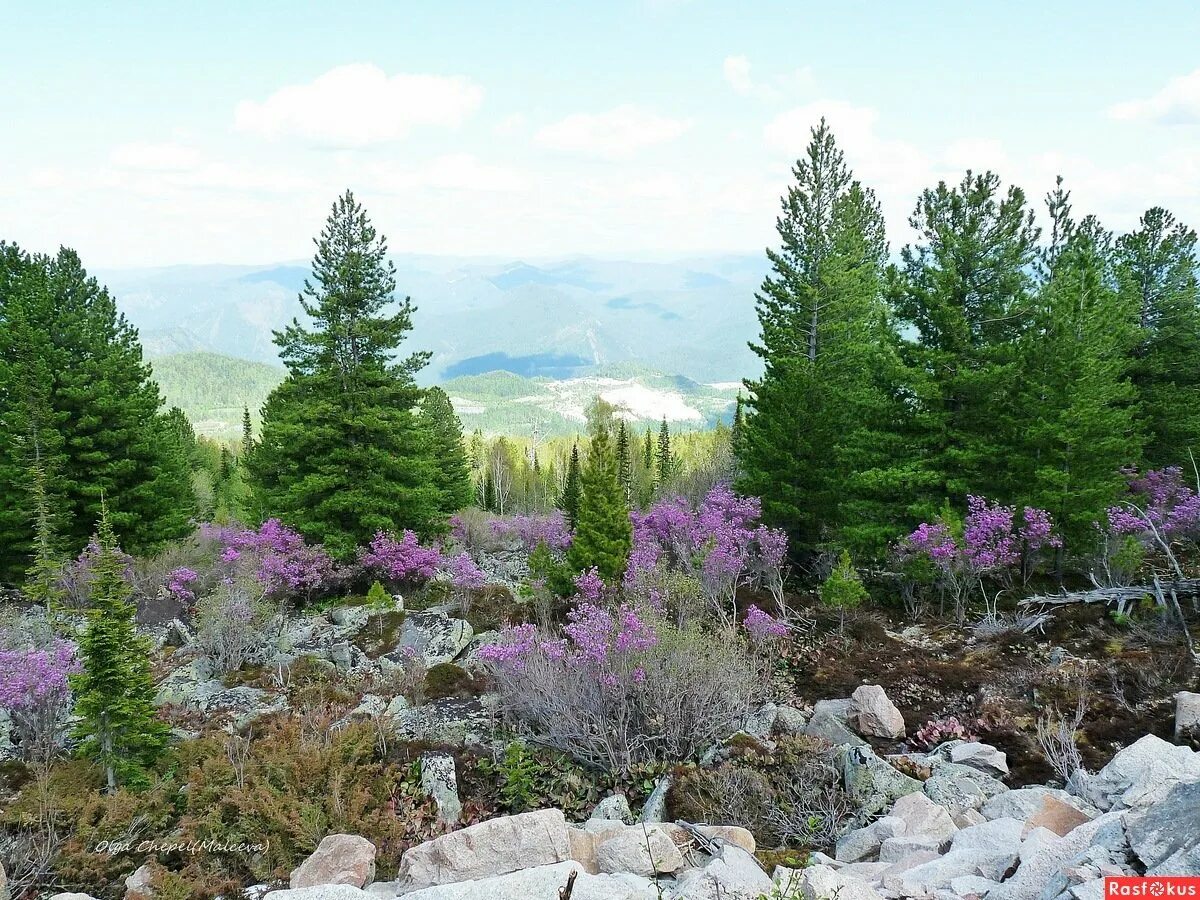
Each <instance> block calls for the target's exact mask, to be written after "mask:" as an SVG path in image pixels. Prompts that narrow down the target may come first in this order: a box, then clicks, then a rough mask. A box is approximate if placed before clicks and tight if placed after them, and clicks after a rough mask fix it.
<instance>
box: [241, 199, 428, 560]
mask: <svg viewBox="0 0 1200 900" xmlns="http://www.w3.org/2000/svg"><path fill="white" fill-rule="evenodd" d="M316 247H317V249H316V254H315V255H314V257H313V278H312V280H310V281H306V282H305V286H304V291H303V292H302V293H301V295H300V304H301V306H302V307H303V309H304V311H305V313H307V315H308V316H309V317H310V318H311V320H312V322H313V325H312V328H311V329H310V328H306V327H304V326H302V325H301V324H300V323H299V321H297V320H293V321H292V324H291V325H289V326H287V327H286V328H285V329H283V330H282V331H279V332H276V333H275V342H276V344H277V345H278V347H279V348H280V358H281V359H282V360H283V363H284V365H285V366H286V367H287V369H288V376H287V378H286V379H285V380H284V382H283V383H282V384H281V385H280V386H279V387H277V388H276V389H275V390H274V391H273V392H272V394H271V395H270V397H269V398H268V399H267V402H266V405H265V406H264V408H263V412H262V427H261V431H260V438H259V442H258V444H257V446H256V447H255V448H254V451H253V452H252V453H251V454H250V460H249V461H250V471H251V473H252V476H253V482H254V487H255V493H256V495H257V498H258V502H259V504H260V505H261V507H262V508H263V509H264V510H265V511H267V512H268V513H269V514H271V515H276V516H278V517H279V518H281V519H282V520H283V521H284V522H286V523H287V524H289V525H292V526H293V527H295V528H297V529H298V530H299V531H300V532H301V533H303V534H304V535H305V536H306V537H308V538H309V539H311V540H314V541H320V542H322V543H324V544H325V546H326V547H327V548H328V549H329V550H330V552H331V553H333V554H334V555H335V556H337V557H339V558H342V559H346V558H349V557H351V556H352V555H353V554H354V551H355V547H356V546H357V545H359V544H363V543H366V542H367V541H368V540H370V538H371V536H372V535H373V534H374V533H375V532H376V531H380V530H383V531H393V532H399V531H402V530H403V529H406V528H410V529H413V530H415V531H417V532H419V533H421V534H423V535H429V534H433V533H436V532H438V531H440V530H441V529H442V528H443V527H444V525H445V517H444V514H443V513H442V510H441V508H440V501H441V496H440V493H439V491H438V489H437V487H436V485H435V483H434V478H435V474H434V473H435V467H434V464H433V460H432V459H431V458H430V456H429V450H428V447H427V446H426V442H425V440H424V439H423V435H422V434H421V432H420V428H419V424H418V422H417V418H416V416H415V415H414V407H415V406H416V405H417V402H418V401H419V399H420V390H419V389H418V388H417V386H416V384H415V382H414V381H413V373H415V372H416V371H417V370H418V369H420V368H421V367H422V366H424V365H425V363H426V362H427V360H428V354H426V353H415V354H412V355H411V356H409V357H408V358H406V359H403V360H400V361H396V359H395V354H396V351H397V350H398V349H399V347H400V345H401V343H402V342H403V341H404V339H405V337H406V336H407V334H408V332H409V331H410V330H411V329H412V313H413V305H412V302H411V300H410V299H409V298H405V299H404V301H403V302H401V303H399V304H396V303H395V289H396V279H395V266H394V265H393V264H391V263H390V262H388V261H387V242H386V241H385V240H384V238H383V237H382V236H381V235H379V234H378V233H377V232H376V230H375V228H374V226H373V225H372V224H371V222H370V220H369V219H368V218H367V214H366V212H365V211H364V210H363V208H362V206H360V205H359V204H358V202H357V201H355V199H354V196H353V194H351V193H350V192H349V191H347V192H346V194H345V195H344V196H342V197H340V198H338V200H337V201H336V202H335V203H334V205H333V210H332V212H331V214H330V216H329V220H328V222H327V223H326V225H325V228H324V229H323V230H322V231H321V235H320V237H319V238H318V239H317V241H316ZM389 310H390V311H389Z"/></svg>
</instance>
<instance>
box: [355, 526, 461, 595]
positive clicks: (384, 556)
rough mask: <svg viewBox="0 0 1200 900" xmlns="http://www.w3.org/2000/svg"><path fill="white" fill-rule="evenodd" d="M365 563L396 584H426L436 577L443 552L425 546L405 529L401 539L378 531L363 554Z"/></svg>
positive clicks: (368, 567)
mask: <svg viewBox="0 0 1200 900" xmlns="http://www.w3.org/2000/svg"><path fill="white" fill-rule="evenodd" d="M362 564H363V565H364V566H365V567H366V568H367V569H369V570H371V571H372V572H374V573H376V574H378V575H380V576H383V577H386V578H387V579H388V580H390V581H393V582H407V583H412V582H423V581H428V580H429V579H430V578H432V577H433V576H434V575H435V574H437V571H438V569H439V568H440V567H441V565H442V553H441V551H440V550H438V549H437V548H436V547H422V546H421V542H420V541H419V540H418V539H417V536H416V534H414V533H413V532H411V531H408V530H405V532H404V533H403V534H402V535H401V536H400V540H396V538H395V536H394V535H391V534H388V533H386V532H383V531H379V532H376V534H375V537H374V538H373V539H372V541H371V543H370V545H369V546H368V547H367V549H366V550H365V551H363V553H362Z"/></svg>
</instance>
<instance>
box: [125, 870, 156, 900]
mask: <svg viewBox="0 0 1200 900" xmlns="http://www.w3.org/2000/svg"><path fill="white" fill-rule="evenodd" d="M125 900H154V866H153V865H151V864H150V863H144V864H143V865H141V866H139V867H138V869H137V871H135V872H134V873H133V874H132V875H130V876H129V877H128V878H126V879H125Z"/></svg>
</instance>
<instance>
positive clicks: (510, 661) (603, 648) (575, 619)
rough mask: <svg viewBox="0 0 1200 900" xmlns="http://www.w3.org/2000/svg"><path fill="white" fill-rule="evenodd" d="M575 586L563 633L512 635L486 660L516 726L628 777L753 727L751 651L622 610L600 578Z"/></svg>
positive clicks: (646, 610)
mask: <svg viewBox="0 0 1200 900" xmlns="http://www.w3.org/2000/svg"><path fill="white" fill-rule="evenodd" d="M576 586H577V589H578V593H577V595H576V598H575V605H574V607H573V608H572V610H571V611H570V612H569V613H568V615H567V622H566V624H565V625H564V626H563V627H562V628H561V629H559V630H551V629H545V628H539V627H538V626H536V625H531V624H525V625H517V626H513V627H509V628H507V629H505V630H504V631H503V632H502V633H501V635H500V636H499V638H498V639H497V640H496V642H495V643H493V644H490V645H487V646H484V647H481V648H480V649H479V651H478V657H479V659H480V660H482V661H484V662H485V663H487V664H488V665H489V666H490V668H491V670H492V674H493V677H494V679H495V682H496V686H497V690H498V693H499V696H500V700H501V707H502V709H503V710H504V712H505V714H506V715H507V716H508V717H509V718H510V719H511V720H512V721H513V722H514V723H516V724H519V725H524V726H528V727H531V728H533V729H535V730H536V731H537V732H538V733H539V734H541V735H544V736H545V737H546V740H547V741H548V742H549V744H550V745H551V746H553V747H555V748H557V749H559V750H562V751H563V752H565V753H569V754H571V755H572V756H574V757H575V758H576V759H578V760H579V761H580V762H583V763H585V764H588V765H594V766H599V767H601V768H603V769H604V770H606V771H609V772H613V773H618V774H628V773H629V772H631V771H632V770H633V769H634V768H635V767H637V766H638V765H640V764H643V763H647V762H651V761H654V760H665V759H670V760H683V759H688V758H692V757H694V756H695V755H696V754H697V753H699V752H700V751H701V750H702V749H704V748H705V747H707V746H709V745H711V744H712V743H714V742H715V741H717V740H719V739H721V738H723V737H725V736H727V735H728V734H729V733H731V732H732V731H734V730H736V728H737V727H738V725H739V724H740V723H741V722H742V721H744V719H745V716H746V714H747V711H748V710H749V706H750V701H751V697H752V695H753V692H754V689H755V684H756V675H755V670H754V667H753V666H752V665H751V663H750V662H749V658H748V656H747V654H746V652H745V649H744V644H743V642H742V641H739V640H737V639H735V638H734V637H733V636H732V635H730V636H729V638H728V639H726V637H725V636H724V635H712V634H708V633H705V632H702V631H701V630H700V629H699V628H698V627H697V626H695V625H689V626H687V627H684V628H679V627H676V626H674V625H672V624H669V623H668V622H666V621H665V620H664V619H663V618H662V617H661V616H660V615H659V614H658V612H656V611H655V610H654V609H653V608H652V607H650V606H648V605H645V604H639V603H637V602H636V601H630V600H628V599H626V600H625V601H623V602H619V601H617V600H616V599H615V598H613V597H611V596H610V595H609V594H610V592H609V591H607V590H606V589H605V588H604V586H603V582H602V581H600V579H599V578H598V577H597V576H596V575H595V573H594V572H587V573H584V574H582V575H580V576H579V577H578V578H577V579H576Z"/></svg>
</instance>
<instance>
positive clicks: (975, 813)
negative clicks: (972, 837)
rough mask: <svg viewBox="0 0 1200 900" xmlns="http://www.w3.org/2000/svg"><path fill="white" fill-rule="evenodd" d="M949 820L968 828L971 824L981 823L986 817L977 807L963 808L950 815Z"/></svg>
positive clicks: (960, 826)
mask: <svg viewBox="0 0 1200 900" xmlns="http://www.w3.org/2000/svg"><path fill="white" fill-rule="evenodd" d="M1000 818H1003V817H1000ZM950 820H951V821H952V822H954V824H955V825H957V826H958V827H959V828H970V827H971V826H972V825H982V824H983V823H984V822H986V821H987V818H986V817H985V816H984V815H983V813H981V812H980V811H979V810H977V809H964V810H963V811H962V812H957V813H954V814H953V815H952V816H950Z"/></svg>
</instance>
